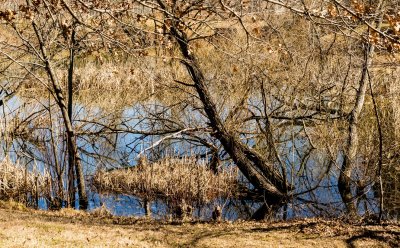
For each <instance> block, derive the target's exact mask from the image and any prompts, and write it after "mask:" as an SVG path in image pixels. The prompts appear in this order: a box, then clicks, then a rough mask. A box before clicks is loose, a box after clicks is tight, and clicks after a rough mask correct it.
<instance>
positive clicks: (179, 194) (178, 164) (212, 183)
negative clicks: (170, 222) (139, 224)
mask: <svg viewBox="0 0 400 248" xmlns="http://www.w3.org/2000/svg"><path fill="white" fill-rule="evenodd" d="M237 178H238V171H237V169H236V168H224V169H221V170H220V171H219V172H218V173H214V172H213V171H212V170H211V169H209V168H208V166H207V164H206V163H203V162H196V159H195V158H190V157H188V158H184V159H177V158H172V157H169V158H166V159H163V160H160V161H157V162H154V163H149V162H148V161H147V160H146V159H143V158H141V159H140V160H139V161H138V164H137V166H134V167H131V168H128V169H125V168H124V169H115V170H111V171H105V170H99V171H97V172H96V174H95V176H94V178H93V185H94V186H95V187H96V189H97V190H98V191H99V192H101V193H115V194H127V195H133V196H137V197H139V198H141V199H143V200H144V201H153V200H161V201H163V202H164V203H165V204H166V206H167V208H168V210H169V211H170V213H175V214H177V215H181V214H182V213H181V214H179V213H176V211H178V212H179V211H188V213H189V212H190V211H189V210H190V209H193V208H196V207H201V206H204V205H206V204H209V203H212V202H213V201H215V200H217V199H222V198H229V197H231V196H233V195H234V194H236V191H237ZM183 208H184V210H183ZM188 209H189V210H188ZM189 214H190V213H189Z"/></svg>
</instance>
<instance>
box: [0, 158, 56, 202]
mask: <svg viewBox="0 0 400 248" xmlns="http://www.w3.org/2000/svg"><path fill="white" fill-rule="evenodd" d="M50 186H51V176H50V174H48V173H46V172H45V173H44V174H42V173H39V172H35V171H28V170H27V169H26V168H24V167H22V166H21V165H19V164H18V163H13V162H12V161H11V160H10V159H9V158H5V159H3V160H2V161H1V162H0V200H4V201H8V200H15V201H18V202H22V203H26V204H29V203H33V204H37V202H36V201H37V200H38V199H37V198H38V197H48V196H49V195H50V190H49V189H50Z"/></svg>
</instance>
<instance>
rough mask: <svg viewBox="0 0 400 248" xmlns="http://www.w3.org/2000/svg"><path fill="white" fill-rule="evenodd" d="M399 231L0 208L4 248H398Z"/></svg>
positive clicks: (321, 223)
mask: <svg viewBox="0 0 400 248" xmlns="http://www.w3.org/2000/svg"><path fill="white" fill-rule="evenodd" d="M399 243H400V226H399V225H394V224H386V225H382V226H375V225H348V224H344V223H340V222H336V221H326V220H320V219H319V220H316V219H310V220H298V221H291V222H286V223H254V222H236V223H214V224H213V223H184V224H174V223H163V222H155V221H149V220H143V219H137V218H116V217H109V216H108V217H107V215H104V214H101V213H98V212H97V213H94V214H87V213H84V212H79V211H75V210H62V211H58V212H43V211H32V210H15V209H14V208H11V209H0V247H53V246H56V247H329V248H332V247H395V246H396V245H398V244H399Z"/></svg>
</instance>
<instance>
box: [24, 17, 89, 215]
mask: <svg viewBox="0 0 400 248" xmlns="http://www.w3.org/2000/svg"><path fill="white" fill-rule="evenodd" d="M32 26H33V29H34V30H35V34H36V36H37V38H38V42H39V46H40V51H41V53H42V56H43V60H44V62H45V68H46V71H47V74H48V76H49V79H50V82H51V83H52V87H53V91H54V92H53V94H54V98H55V100H56V102H57V105H58V106H59V108H60V110H61V114H62V117H63V120H64V125H65V129H66V133H67V142H68V151H71V153H72V154H73V156H74V165H75V166H74V167H75V170H76V175H77V178H76V179H77V180H76V181H77V184H78V192H79V206H80V208H82V209H87V207H88V199H87V195H86V189H85V180H84V175H83V169H82V164H81V159H80V156H79V153H78V147H77V145H76V140H75V134H74V130H73V127H72V124H71V119H70V118H69V115H68V110H67V106H66V104H65V100H64V95H63V93H62V89H61V87H60V84H59V82H58V80H57V77H56V75H55V73H54V69H53V66H52V64H51V62H50V59H49V56H48V55H47V49H46V46H45V44H44V41H43V38H42V35H41V33H40V31H39V29H38V26H37V24H36V22H35V21H34V20H33V21H32Z"/></svg>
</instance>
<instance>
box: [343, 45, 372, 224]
mask: <svg viewBox="0 0 400 248" xmlns="http://www.w3.org/2000/svg"><path fill="white" fill-rule="evenodd" d="M373 52H374V46H373V45H371V44H366V47H365V51H364V65H363V69H362V72H361V79H360V85H359V88H358V91H357V97H356V103H355V105H354V108H353V110H352V111H351V113H350V116H349V132H348V138H347V144H346V147H345V150H344V158H343V165H342V169H341V171H340V176H339V180H338V189H339V192H340V196H341V197H342V200H343V202H344V204H345V205H346V208H347V211H348V213H349V215H350V217H353V216H355V215H356V214H357V209H356V206H355V197H354V196H353V193H352V192H351V186H352V179H351V173H352V171H353V168H354V166H355V160H356V159H357V149H358V130H357V125H358V120H359V116H360V114H361V111H362V108H363V106H364V101H365V95H366V90H367V85H368V84H367V74H368V68H369V66H370V64H371V57H372V55H373Z"/></svg>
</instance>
